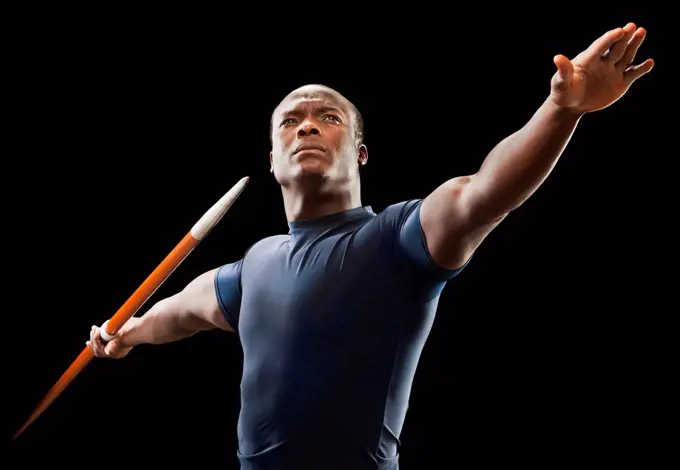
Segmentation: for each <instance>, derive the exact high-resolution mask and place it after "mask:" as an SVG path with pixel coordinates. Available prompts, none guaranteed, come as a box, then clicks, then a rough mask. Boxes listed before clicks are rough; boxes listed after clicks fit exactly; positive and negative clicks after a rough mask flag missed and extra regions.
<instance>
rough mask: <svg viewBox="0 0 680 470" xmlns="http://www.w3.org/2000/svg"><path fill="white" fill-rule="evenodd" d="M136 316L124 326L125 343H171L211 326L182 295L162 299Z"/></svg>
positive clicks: (133, 344) (123, 338) (123, 339)
mask: <svg viewBox="0 0 680 470" xmlns="http://www.w3.org/2000/svg"><path fill="white" fill-rule="evenodd" d="M132 320H133V321H130V322H129V323H128V324H126V325H125V327H123V329H122V330H121V334H122V338H121V339H122V342H123V344H124V345H125V346H137V345H140V344H165V343H170V342H173V341H178V340H180V339H184V338H188V337H190V336H193V335H195V334H196V333H198V332H199V331H201V330H204V329H207V328H206V327H207V325H206V324H205V322H204V321H202V320H201V319H199V318H198V317H196V316H195V315H193V314H192V313H191V311H190V310H188V309H186V308H185V306H184V305H183V302H182V301H181V298H180V297H179V295H175V296H172V297H168V298H166V299H163V300H161V301H159V302H158V303H156V304H155V305H154V306H153V307H151V308H150V309H149V310H148V311H147V312H146V313H145V314H144V315H143V316H141V317H137V318H133V319H132Z"/></svg>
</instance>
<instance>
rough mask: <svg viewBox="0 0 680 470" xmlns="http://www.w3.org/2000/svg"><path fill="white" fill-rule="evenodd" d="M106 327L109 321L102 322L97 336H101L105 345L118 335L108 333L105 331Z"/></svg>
mask: <svg viewBox="0 0 680 470" xmlns="http://www.w3.org/2000/svg"><path fill="white" fill-rule="evenodd" d="M108 325H109V321H108V320H106V321H105V322H104V324H103V325H102V326H101V327H100V328H99V334H100V335H101V336H102V341H104V342H105V343H108V342H109V341H111V340H112V339H113V338H115V337H116V336H118V333H115V334H110V333H109V331H108V330H107V327H108Z"/></svg>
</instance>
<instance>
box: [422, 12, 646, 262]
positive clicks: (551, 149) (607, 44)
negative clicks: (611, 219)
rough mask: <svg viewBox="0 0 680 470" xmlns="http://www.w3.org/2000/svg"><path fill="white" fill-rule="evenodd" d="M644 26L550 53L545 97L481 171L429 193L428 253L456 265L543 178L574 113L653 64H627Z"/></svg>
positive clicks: (608, 99) (603, 102) (602, 100)
mask: <svg viewBox="0 0 680 470" xmlns="http://www.w3.org/2000/svg"><path fill="white" fill-rule="evenodd" d="M645 34H646V32H645V30H644V29H642V28H637V27H636V26H635V25H634V24H633V23H629V24H628V25H626V26H625V27H624V28H617V29H614V30H612V31H609V32H607V33H606V34H604V35H603V36H601V37H600V38H598V39H597V40H596V41H595V42H593V43H592V44H591V46H590V47H589V48H588V49H586V50H585V51H584V52H582V53H581V54H579V55H578V56H576V57H575V58H574V59H573V60H572V61H570V60H569V59H567V58H566V57H564V56H562V55H558V56H555V58H554V62H555V65H556V66H557V69H558V70H557V72H556V73H555V75H554V76H553V78H552V82H551V93H550V96H549V97H548V98H547V99H546V100H545V101H544V102H543V104H542V105H541V106H540V107H539V109H538V110H537V111H536V113H535V114H534V115H533V116H532V118H531V119H530V120H529V121H528V122H527V123H526V125H525V126H524V127H522V128H521V129H520V130H518V131H517V132H515V133H514V134H512V135H510V136H509V137H507V138H505V139H504V140H503V141H501V142H500V143H499V144H498V145H496V147H494V148H493V150H492V151H491V152H490V153H489V154H488V155H487V157H486V158H485V159H484V162H483V163H482V165H481V167H480V169H479V171H478V172H477V173H475V174H473V175H470V176H464V177H460V178H455V179H452V180H449V181H447V182H445V183H444V184H443V185H441V186H440V187H439V188H437V189H436V190H435V191H434V192H433V193H432V194H430V195H429V196H428V197H427V198H426V199H425V200H424V201H423V204H422V207H421V211H420V222H421V225H422V228H423V232H424V234H425V239H426V241H427V245H428V249H429V251H430V253H431V255H432V258H433V259H434V260H435V261H436V262H437V263H438V264H440V265H441V266H442V267H445V268H448V269H456V268H459V267H461V266H462V265H463V264H465V262H466V261H467V260H468V259H469V258H470V256H471V255H472V253H473V252H474V250H475V249H476V248H477V247H478V246H479V245H480V244H481V243H482V241H483V240H484V238H485V237H486V236H487V235H488V234H489V233H490V232H491V230H493V229H494V228H495V227H496V226H497V225H498V224H499V223H500V222H501V221H502V220H503V219H504V218H505V216H506V215H507V214H508V213H510V212H511V211H512V210H514V209H516V208H517V207H519V206H520V205H521V204H522V203H523V202H524V201H526V200H527V198H529V197H530V196H531V195H532V194H533V193H534V192H535V191H536V189H537V188H538V187H539V186H540V185H541V184H542V183H543V181H544V180H545V179H546V178H547V177H548V175H549V174H550V172H551V171H552V169H553V168H554V166H555V164H556V163H557V160H558V159H559V157H560V155H561V154H562V152H563V150H564V148H565V147H566V145H567V143H568V142H569V139H570V137H571V136H572V134H573V132H574V130H575V129H576V125H577V124H578V122H579V120H580V118H581V117H582V116H583V115H585V114H586V113H589V112H593V111H597V110H600V109H603V108H605V107H607V106H609V105H610V104H612V103H613V102H615V101H616V100H618V99H619V98H620V97H621V96H622V95H623V94H624V93H625V91H626V90H627V89H628V87H629V86H630V85H631V84H632V83H633V81H635V80H636V79H637V78H639V77H641V76H642V75H644V74H646V73H647V72H649V71H650V70H651V69H652V66H653V61H651V59H649V60H647V61H645V62H644V63H642V64H640V65H636V66H633V65H632V62H633V60H634V58H635V53H636V52H637V49H638V47H639V46H640V44H641V43H642V40H643V39H644V37H645Z"/></svg>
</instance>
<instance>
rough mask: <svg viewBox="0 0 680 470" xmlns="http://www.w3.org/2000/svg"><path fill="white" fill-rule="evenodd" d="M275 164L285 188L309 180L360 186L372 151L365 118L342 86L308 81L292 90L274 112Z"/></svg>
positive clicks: (329, 186)
mask: <svg viewBox="0 0 680 470" xmlns="http://www.w3.org/2000/svg"><path fill="white" fill-rule="evenodd" d="M271 141H272V151H271V153H270V155H269V160H270V163H271V168H272V171H273V173H274V176H275V177H276V179H277V181H278V182H279V184H281V185H282V186H284V187H288V186H291V185H292V184H293V183H294V182H302V181H305V180H308V181H310V182H319V183H323V185H324V187H326V188H327V189H340V188H343V187H347V186H349V187H352V186H355V185H356V186H358V182H359V170H358V169H359V166H360V165H363V164H365V163H366V161H367V159H368V152H367V150H366V146H365V145H364V143H363V120H362V117H361V114H360V113H359V111H358V110H357V109H356V107H355V106H354V105H353V104H352V103H351V102H350V101H348V100H347V99H346V98H345V97H343V96H342V95H341V94H340V93H338V92H337V91H335V90H333V89H331V88H329V87H326V86H323V85H306V86H303V87H300V88H298V89H296V90H294V91H292V92H291V93H290V94H288V96H286V97H285V98H284V99H283V101H281V103H280V104H279V105H278V106H277V107H276V109H275V110H274V112H273V114H272V117H271Z"/></svg>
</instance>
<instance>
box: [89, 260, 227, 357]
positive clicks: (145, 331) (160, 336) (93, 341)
mask: <svg viewBox="0 0 680 470" xmlns="http://www.w3.org/2000/svg"><path fill="white" fill-rule="evenodd" d="M217 271H218V269H213V270H210V271H207V272H205V273H203V274H201V275H200V276H198V277H197V278H195V279H194V280H193V281H191V282H190V283H189V284H188V285H187V286H186V287H185V288H184V289H183V290H182V291H180V292H178V293H177V294H175V295H173V296H170V297H167V298H165V299H162V300H160V301H158V302H157V303H156V304H154V305H153V306H152V307H151V308H150V309H149V310H148V311H147V312H146V313H145V314H144V315H142V316H141V317H133V318H131V319H130V320H128V322H127V323H126V324H125V325H124V326H123V328H121V330H120V331H119V333H118V336H117V337H116V338H114V339H113V340H112V341H111V342H109V343H108V344H105V343H104V342H103V341H102V339H101V335H100V332H99V328H98V327H96V326H93V327H92V331H91V333H90V341H89V342H88V344H89V345H90V346H91V347H92V349H93V350H94V352H95V356H97V357H110V358H120V357H124V356H125V355H127V353H128V352H129V351H130V350H131V349H132V348H133V347H134V346H137V345H140V344H165V343H170V342H172V341H177V340H180V339H183V338H188V337H190V336H193V335H195V334H196V333H198V332H200V331H205V330H212V329H216V328H220V329H222V330H225V331H234V330H233V328H232V327H231V326H230V325H229V323H228V322H227V321H226V319H225V316H224V313H223V312H222V309H221V308H220V306H219V303H218V298H217V292H216V289H215V274H216V273H217Z"/></svg>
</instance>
